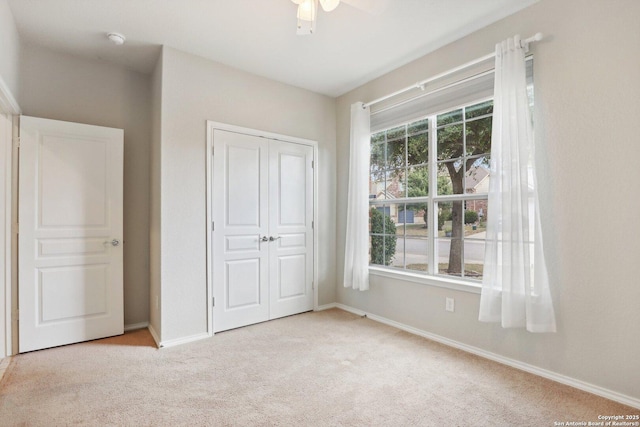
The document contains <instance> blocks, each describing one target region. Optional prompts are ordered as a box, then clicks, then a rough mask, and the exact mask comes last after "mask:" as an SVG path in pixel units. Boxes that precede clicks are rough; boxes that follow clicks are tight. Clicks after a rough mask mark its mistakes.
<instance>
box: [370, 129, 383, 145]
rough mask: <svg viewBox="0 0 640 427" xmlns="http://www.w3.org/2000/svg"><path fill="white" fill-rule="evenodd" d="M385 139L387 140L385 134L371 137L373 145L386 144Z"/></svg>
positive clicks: (380, 133)
mask: <svg viewBox="0 0 640 427" xmlns="http://www.w3.org/2000/svg"><path fill="white" fill-rule="evenodd" d="M384 138H385V133H384V132H378V133H374V134H373V135H371V143H372V144H376V143H380V142H384Z"/></svg>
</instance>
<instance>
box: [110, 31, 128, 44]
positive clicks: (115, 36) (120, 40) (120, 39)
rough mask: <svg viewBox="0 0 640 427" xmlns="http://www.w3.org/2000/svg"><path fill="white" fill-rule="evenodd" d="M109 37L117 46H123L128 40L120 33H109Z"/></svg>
mask: <svg viewBox="0 0 640 427" xmlns="http://www.w3.org/2000/svg"><path fill="white" fill-rule="evenodd" d="M107 37H108V38H109V40H111V41H112V42H113V44H115V45H117V46H121V45H123V44H124V41H125V40H126V38H125V37H124V36H123V35H122V34H120V33H109V34H107Z"/></svg>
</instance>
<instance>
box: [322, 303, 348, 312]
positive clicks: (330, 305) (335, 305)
mask: <svg viewBox="0 0 640 427" xmlns="http://www.w3.org/2000/svg"><path fill="white" fill-rule="evenodd" d="M336 307H338V303H335V302H332V303H331V304H325V305H319V306H318V307H317V308H316V309H315V310H314V311H324V310H331V309H332V308H336ZM346 311H349V310H346Z"/></svg>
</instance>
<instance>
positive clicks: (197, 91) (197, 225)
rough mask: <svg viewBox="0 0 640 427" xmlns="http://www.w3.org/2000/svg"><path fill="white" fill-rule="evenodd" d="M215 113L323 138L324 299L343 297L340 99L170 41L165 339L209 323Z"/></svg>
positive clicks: (164, 186)
mask: <svg viewBox="0 0 640 427" xmlns="http://www.w3.org/2000/svg"><path fill="white" fill-rule="evenodd" d="M207 120H213V121H217V122H222V123H228V124H233V125H237V126H243V127H248V128H253V129H259V130H264V131H268V132H274V133H280V134H284V135H290V136H295V137H301V138H307V139H312V140H315V141H318V148H319V159H318V166H319V185H318V187H319V195H318V200H319V207H318V211H319V218H318V222H317V224H318V227H319V233H318V234H319V236H320V241H319V248H320V249H319V251H320V253H319V254H318V257H319V266H318V267H319V268H318V271H319V275H320V277H319V286H318V289H319V301H320V304H326V303H330V302H333V301H335V252H334V248H335V237H334V236H335V100H334V99H332V98H329V97H326V96H322V95H318V94H315V93H312V92H309V91H306V90H302V89H299V88H295V87H292V86H288V85H285V84H282V83H278V82H275V81H273V80H269V79H265V78H263V77H258V76H256V75H253V74H250V73H247V72H243V71H239V70H237V69H234V68H230V67H227V66H224V65H222V64H219V63H216V62H212V61H209V60H206V59H204V58H201V57H197V56H194V55H190V54H186V53H183V52H180V51H177V50H174V49H171V48H166V47H165V48H164V49H163V57H162V129H161V132H162V137H161V140H162V143H161V153H160V163H161V165H160V171H161V172H160V173H161V183H160V184H161V185H160V187H161V188H160V192H161V194H162V198H161V200H160V204H161V209H160V210H161V216H160V217H161V226H160V232H161V238H160V245H161V275H162V282H161V291H162V320H161V323H162V337H161V340H162V341H167V340H174V339H179V338H184V337H189V336H193V335H197V334H202V333H205V332H206V329H207V324H206V321H207V318H206V312H207V311H206V304H207V298H206V290H207V288H206V284H207V282H206V221H205V214H206V207H205V195H206V193H205V138H206V121H207ZM157 160H158V159H157V158H156V160H154V161H157ZM155 167H156V166H155V165H154V168H155ZM153 298H154V296H153V295H152V299H153Z"/></svg>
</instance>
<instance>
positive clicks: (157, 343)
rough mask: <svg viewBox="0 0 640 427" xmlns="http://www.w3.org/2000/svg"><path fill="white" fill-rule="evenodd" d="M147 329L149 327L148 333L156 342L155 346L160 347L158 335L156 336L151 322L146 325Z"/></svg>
mask: <svg viewBox="0 0 640 427" xmlns="http://www.w3.org/2000/svg"><path fill="white" fill-rule="evenodd" d="M147 329H149V333H150V334H151V337H152V338H153V340H154V341H155V342H156V347H158V348H160V347H161V346H160V337H159V336H158V333H157V332H156V330H155V329H154V328H153V325H152V324H151V323H149V326H147Z"/></svg>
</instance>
